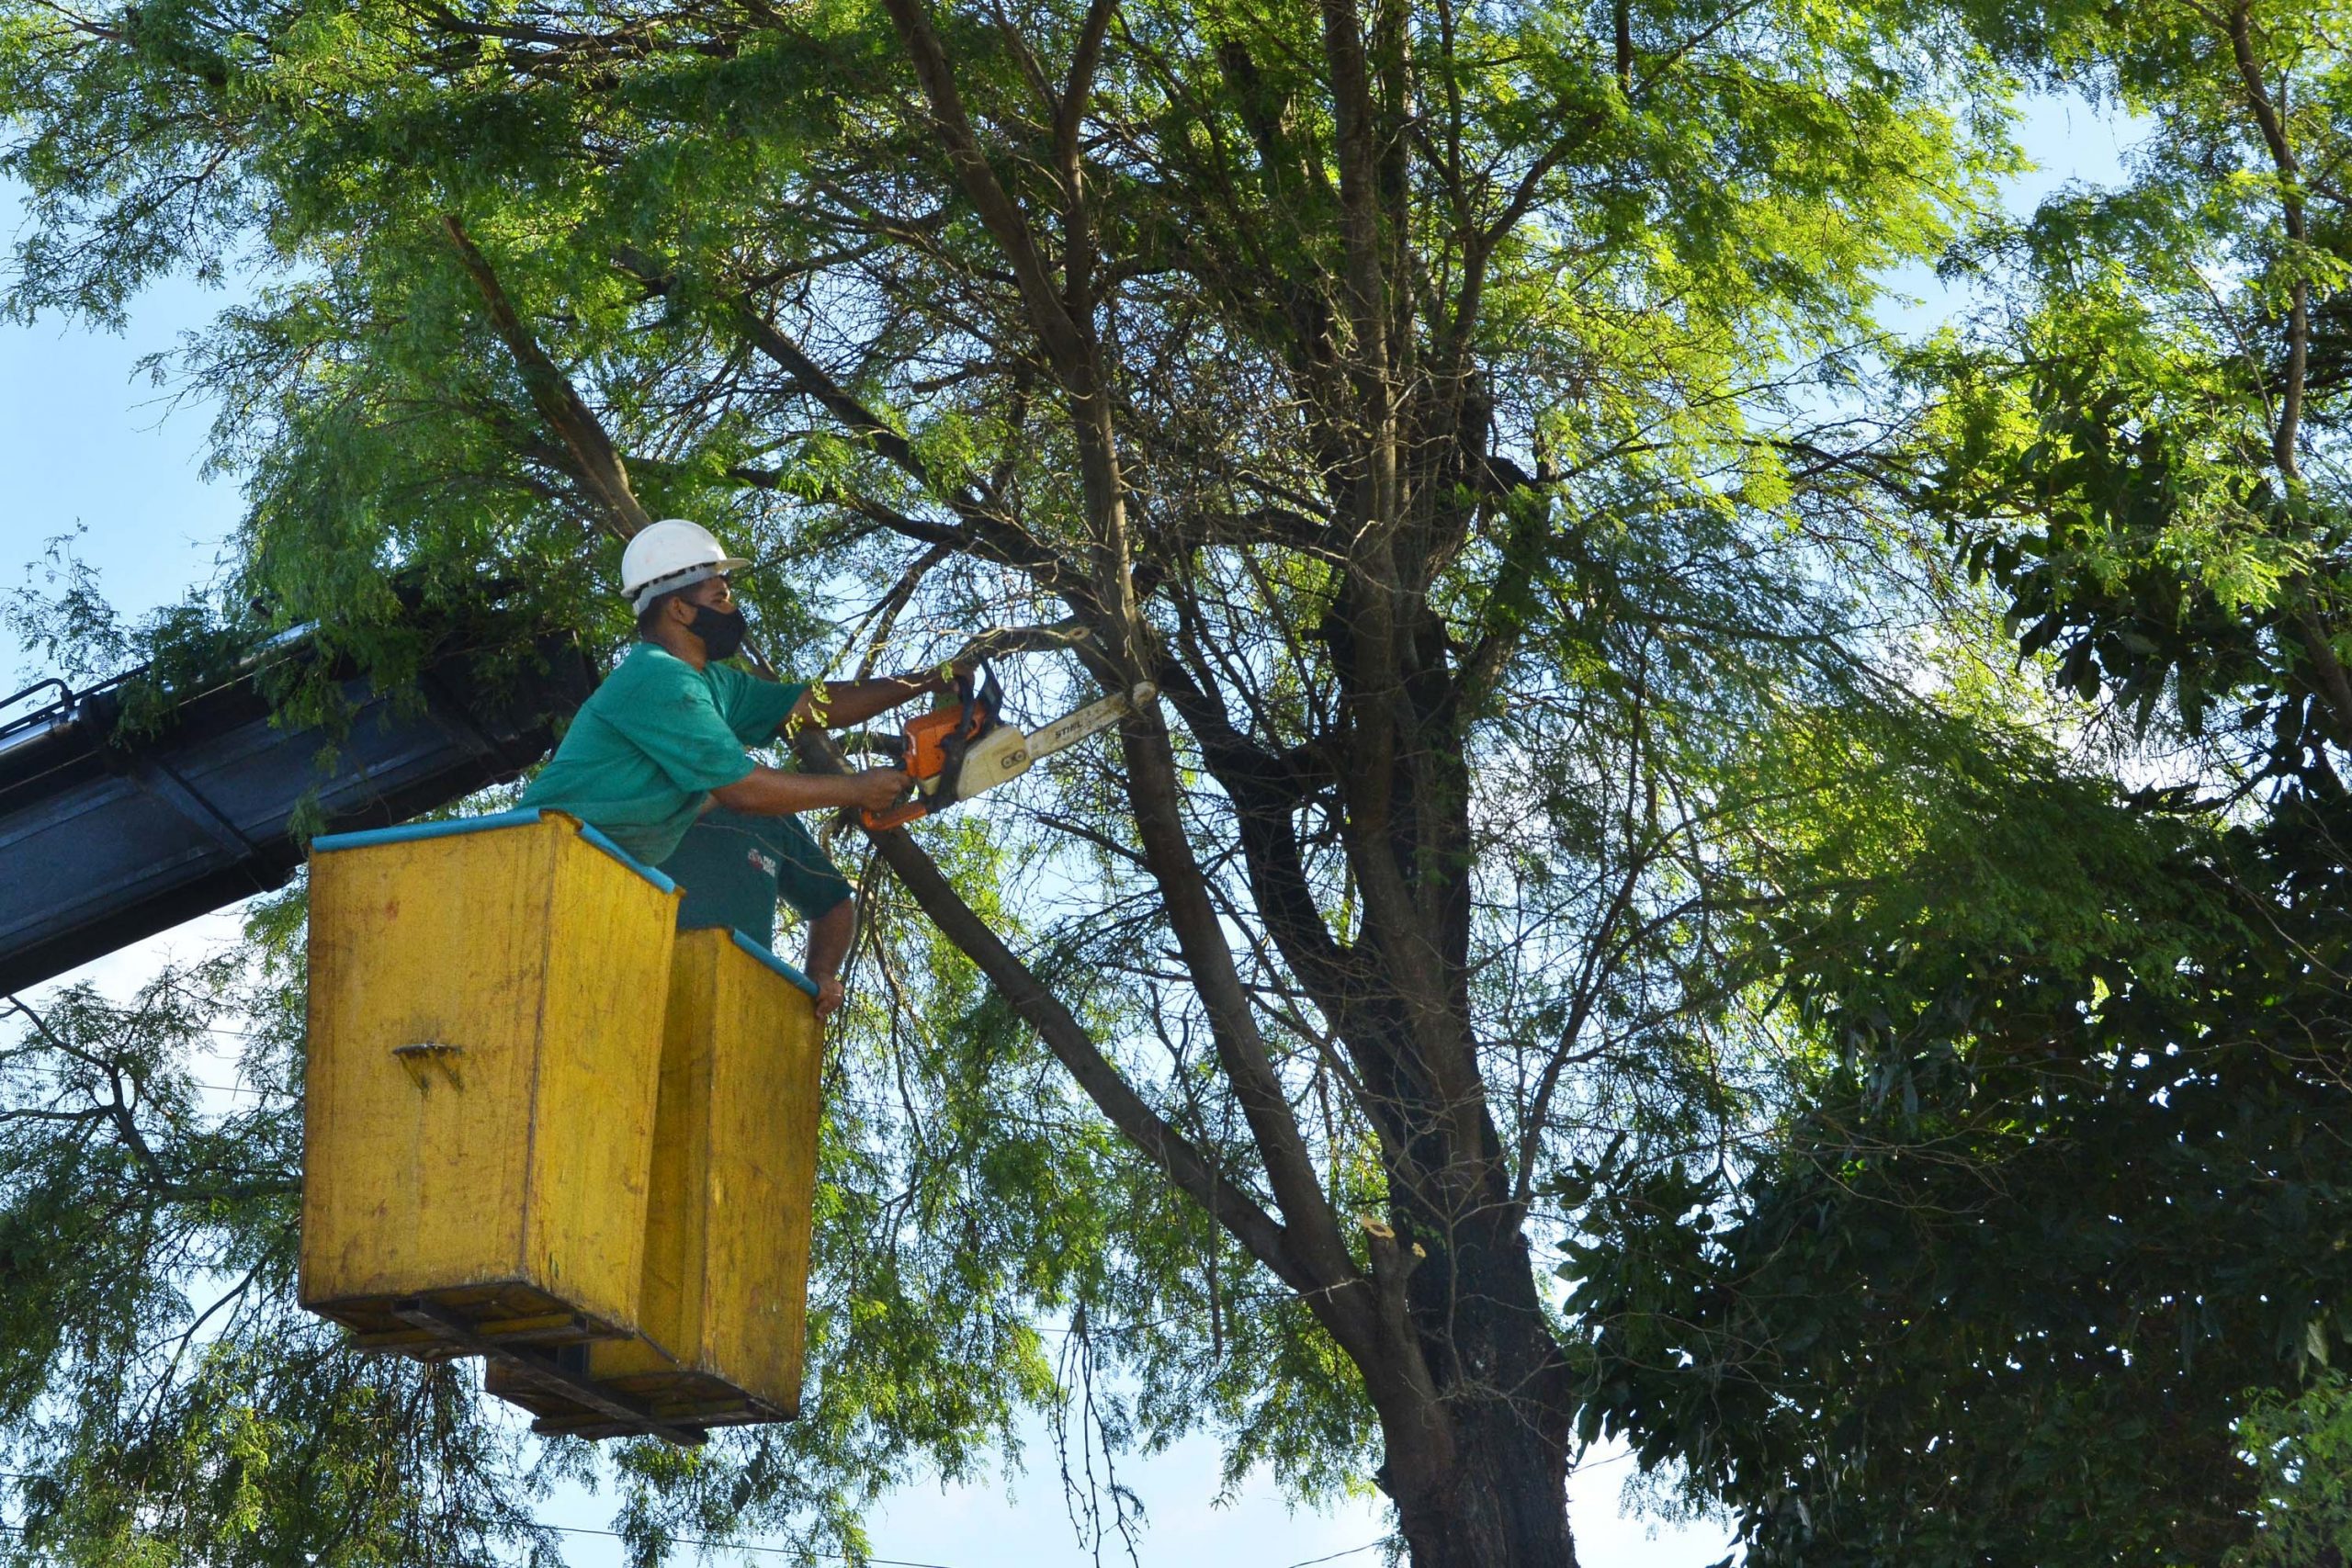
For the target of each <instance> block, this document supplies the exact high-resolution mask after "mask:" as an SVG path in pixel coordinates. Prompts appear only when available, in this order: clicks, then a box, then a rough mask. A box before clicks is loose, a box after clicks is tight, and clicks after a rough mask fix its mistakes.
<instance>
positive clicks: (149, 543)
mask: <svg viewBox="0 0 2352 1568" xmlns="http://www.w3.org/2000/svg"><path fill="white" fill-rule="evenodd" d="M2128 135H2129V128H2128V127H2125V126H2120V125H2119V124H2118V123H2117V122H2116V121H2115V120H2114V119H2112V118H2109V117H2107V116H2104V115H2101V114H2098V113H2096V112H2094V111H2092V110H2090V109H2089V108H2087V107H2085V106H2083V105H2082V104H2080V103H2076V102H2070V101H2067V100H2060V99H2045V100H2041V101H2039V102H2037V103H2036V104H2035V105H2033V106H2032V108H2031V112H2030V115H2029V117H2028V119H2027V121H2026V124H2025V125H2024V127H2023V139H2024V141H2025V143H2026V146H2027V149H2028V152H2030V154H2031V155H2032V156H2033V157H2034V158H2035V159H2036V160H2037V161H2038V162H2039V163H2040V164H2041V167H2040V168H2039V169H2037V170H2036V171H2035V172H2034V173H2032V174H2030V175H2027V176H2025V177H2023V178H2021V179H2020V180H2018V182H2017V183H2016V185H2015V186H2013V187H2012V189H2011V191H2010V192H2009V199H2010V202H2011V205H2012V206H2013V207H2016V208H2018V209H2030V206H2031V205H2032V204H2033V202H2034V201H2035V200H2037V199H2039V198H2040V197H2041V195H2042V194H2044V193H2045V192H2046V191H2048V190H2050V189H2051V188H2052V187H2053V186H2056V185H2058V184H2060V183H2062V182H2063V181H2064V180H2066V179H2069V178H2083V179H2088V180H2093V181H2103V180H2108V179H2111V178H2113V177H2115V175H2116V173H2117V171H2118V168H2119V161H2120V150H2121V146H2122V144H2123V142H2124V141H2126V140H2127V138H2128ZM17 221H19V218H18V216H17V193H16V192H14V191H12V190H9V189H7V188H6V187H5V186H0V227H5V229H6V231H10V232H13V231H14V230H15V228H16V225H17ZM1902 281H1903V282H1904V284H1905V286H1906V287H1907V288H1909V289H1910V291H1912V292H1914V293H1917V294H1919V295H1922V296H1924V298H1923V299H1922V300H1921V302H1920V305H1919V306H1918V307H1917V308H1916V309H1914V310H1905V311H1902V312H1900V319H1901V320H1902V322H1903V324H1904V325H1905V326H1916V325H1920V324H1925V323H1926V322H1927V321H1932V320H1933V319H1934V318H1935V317H1936V316H1937V315H1938V314H1939V313H1940V311H1941V310H1943V309H1946V308H1948V302H1947V300H1946V299H1944V297H1943V296H1942V294H1941V292H1940V290H1939V288H1938V286H1937V285H1936V283H1935V280H1934V278H1933V277H1932V276H1929V275H1926V274H1924V273H1921V274H1917V275H1913V276H1906V277H1905V279H1903V280H1902ZM230 299H231V296H229V295H226V294H224V293H222V292H221V291H220V290H217V289H210V288H203V287H201V286H198V285H197V284H196V283H194V282H192V281H189V280H185V279H174V280H171V281H168V282H165V283H164V284H161V285H159V286H157V287H155V288H152V289H150V290H149V291H147V292H146V293H145V294H144V295H142V296H141V297H140V298H139V299H138V300H137V301H135V302H134V304H133V305H132V307H131V309H130V315H129V321H128V323H127V325H126V326H125V328H124V330H123V331H122V332H121V333H104V332H93V331H90V330H87V329H85V328H83V327H81V326H79V325H76V324H74V323H70V322H64V321H41V322H38V323H35V324H33V325H30V326H24V325H7V326H0V474H5V475H6V479H7V491H8V501H7V502H6V506H7V512H6V521H5V522H0V592H6V590H8V589H12V588H14V587H16V586H17V584H18V583H20V582H22V581H25V575H24V567H25V566H26V564H27V563H29V562H31V561H33V560H34V559H35V558H37V557H38V556H39V555H40V552H41V549H42V547H43V544H44V542H45V541H46V540H48V539H49V538H51V537H53V536H58V535H61V534H66V533H69V532H74V531H76V530H79V531H80V536H79V538H78V540H77V541H76V544H75V548H76V550H77V551H78V552H79V553H80V554H81V556H82V557H83V558H84V559H85V560H87V561H89V562H90V563H91V564H93V565H94V566H96V567H97V568H98V569H99V570H100V572H101V574H102V581H103V583H104V586H105V588H106V590H107V595H108V597H109V598H110V599H111V600H112V601H113V602H114V603H115V604H116V605H117V606H118V607H119V608H120V609H122V610H123V611H125V612H129V613H132V614H136V613H139V612H141V611H145V610H148V609H152V608H153V607H156V606H158V605H161V604H168V603H170V602H172V601H174V600H175V599H177V598H179V597H180V596H181V595H182V594H183V593H184V592H187V589H188V588H189V587H190V586H191V585H193V584H198V583H201V582H204V581H209V579H210V578H211V577H212V575H213V574H214V572H215V570H216V568H217V565H218V562H219V559H220V554H221V551H222V549H223V541H224V540H225V539H226V538H227V536H228V535H229V533H230V531H231V529H232V527H233V526H234V524H235V522H236V518H237V513H238V504H239V503H238V496H237V493H236V491H235V489H234V486H233V483H232V482H231V481H226V480H216V481H212V482H209V483H208V482H206V481H204V480H203V479H201V478H200V474H199V470H200V468H201V464H202V461H203V452H204V446H205V440H206V436H207V431H208V426H209V422H210V420H211V417H212V411H211V410H210V409H209V408H207V407H204V406H202V405H189V406H185V407H182V408H180V409H179V410H177V411H176V412H168V411H167V410H166V407H165V405H164V393H163V392H162V391H161V390H160V389H157V388H155V387H153V385H151V384H149V383H148V382H147V381H146V380H145V379H144V378H141V377H140V376H139V375H138V374H137V369H136V367H137V366H138V364H139V362H140V360H141V358H142V357H144V356H146V355H151V354H155V353H161V352H166V351H169V350H171V349H172V348H174V347H175V345H176V344H178V343H179V342H180V340H181V338H182V336H183V335H184V334H185V333H189V332H192V331H195V330H197V329H198V328H200V327H201V326H202V325H203V324H204V323H205V322H206V321H208V320H209V318H210V317H211V315H212V314H213V313H214V312H215V311H217V310H220V309H221V308H222V306H223V305H224V304H226V303H228V302H230ZM48 673H49V671H46V670H44V669H41V668H39V667H38V666H36V665H34V664H33V663H31V662H29V661H28V659H27V658H26V656H25V655H24V654H23V652H22V650H20V649H17V648H15V647H14V646H13V645H10V644H7V643H6V642H0V694H6V693H8V692H13V691H15V690H17V688H18V687H20V686H23V685H26V684H28V683H29V682H32V681H34V680H36V679H39V678H40V677H41V676H43V675H46V674H48ZM232 931H233V916H232V915H231V914H222V915H215V916H210V917H207V918H206V919H202V920H198V921H194V922H191V923H190V924H189V925H188V926H187V927H183V928H181V929H180V930H178V931H174V932H171V933H167V934H166V935H165V936H164V937H160V938H157V939H155V940H154V941H153V942H145V943H141V944H139V945H138V946H137V947H135V948H132V949H129V950H126V951H125V952H123V953H117V954H115V955H113V956H111V957H109V958H108V959H106V960H103V961H101V962H100V963H99V964H94V965H91V966H90V968H89V969H88V970H85V971H83V972H80V976H73V977H81V976H87V977H90V978H93V979H95V980H96V982H97V983H98V984H99V985H100V986H101V987H104V988H106V989H107V990H110V991H115V992H117V993H118V994H120V993H127V992H128V991H129V990H130V988H132V987H135V986H136V985H137V984H138V983H139V982H140V981H141V979H142V978H143V977H144V976H146V975H147V974H148V973H151V972H152V970H153V967H154V966H155V964H157V963H158V962H159V961H160V960H161V958H162V957H163V955H164V953H166V952H170V953H176V954H177V955H179V956H182V957H187V956H192V955H193V954H194V953H197V952H199V951H201V950H202V949H204V948H205V947H207V946H209V945H210V944H213V943H216V942H222V941H225V940H227V938H228V937H229V936H230V934H231V933H232ZM69 978H71V977H69ZM44 988H46V987H44ZM1028 1448H1029V1452H1030V1454H1031V1456H1032V1468H1031V1470H1030V1472H1029V1473H1027V1474H1025V1475H1016V1476H1012V1477H1010V1478H1004V1479H999V1480H996V1481H993V1482H991V1483H989V1484H984V1485H977V1486H959V1487H954V1488H946V1489H943V1488H941V1487H940V1486H938V1485H937V1484H935V1483H933V1484H925V1483H920V1482H918V1483H914V1484H910V1485H909V1486H906V1487H904V1488H902V1489H900V1490H899V1491H898V1492H896V1493H894V1494H893V1495H891V1496H890V1497H889V1498H888V1499H887V1500H886V1502H885V1504H884V1506H882V1507H881V1508H880V1509H878V1510H877V1512H876V1516H875V1517H874V1518H873V1519H872V1520H871V1522H870V1525H869V1529H868V1535H869V1539H870V1540H872V1541H873V1543H874V1547H875V1550H876V1553H877V1554H878V1555H879V1556H882V1557H886V1558H892V1559H897V1560H900V1561H903V1562H922V1563H928V1564H937V1565H940V1568H1012V1565H1013V1564H1022V1565H1024V1568H1026V1565H1032V1564H1051V1563H1065V1562H1067V1563H1070V1564H1073V1565H1075V1564H1079V1563H1082V1562H1089V1561H1091V1559H1090V1558H1089V1557H1088V1555H1087V1554H1086V1553H1084V1552H1082V1551H1080V1549H1079V1547H1078V1546H1077V1544H1076V1542H1075V1540H1074V1538H1073V1535H1072V1532H1071V1529H1070V1525H1069V1518H1068V1516H1067V1514H1066V1513H1065V1509H1064V1502H1063V1498H1062V1494H1061V1488H1060V1484H1059V1481H1058V1477H1057V1475H1056V1474H1055V1473H1054V1471H1053V1469H1052V1465H1051V1461H1050V1454H1051V1450H1050V1446H1049V1445H1048V1444H1047V1443H1046V1440H1045V1437H1044V1434H1043V1432H1042V1430H1041V1431H1039V1432H1037V1433H1035V1434H1034V1435H1033V1436H1032V1438H1031V1439H1030V1441H1029V1444H1028ZM1121 1469H1122V1477H1121V1478H1122V1479H1123V1480H1124V1481H1126V1482H1127V1483H1129V1484H1131V1485H1133V1486H1134V1487H1135V1488H1136V1492H1137V1493H1138V1494H1139V1495H1141V1497H1142V1498H1143V1501H1144V1503H1145V1506H1146V1507H1147V1509H1148V1526H1147V1529H1146V1530H1145V1532H1144V1535H1143V1537H1142V1540H1141V1544H1140V1548H1139V1551H1138V1557H1139V1561H1140V1563H1141V1565H1142V1568H1162V1565H1169V1568H1173V1565H1175V1564H1192V1563H1200V1562H1215V1563H1216V1564H1219V1565H1220V1568H1291V1565H1293V1564H1296V1563H1301V1562H1306V1561H1307V1560H1309V1559H1316V1558H1322V1557H1327V1556H1329V1555H1331V1554H1334V1553H1342V1552H1355V1554H1354V1555H1351V1556H1348V1557H1344V1558H1342V1559H1341V1560H1340V1562H1341V1564H1342V1565H1351V1564H1371V1563H1374V1562H1380V1561H1381V1558H1380V1556H1379V1554H1378V1553H1377V1552H1374V1551H1361V1552H1357V1551H1356V1549H1360V1548H1363V1547H1365V1546H1367V1545H1368V1544H1369V1543H1372V1542H1374V1541H1376V1540H1379V1539H1380V1538H1381V1537H1382V1536H1383V1535H1384V1534H1385V1530H1386V1528H1387V1527H1386V1524H1385V1518H1384V1516H1383V1511H1382V1510H1381V1509H1379V1508H1378V1507H1376V1506H1374V1504H1373V1502H1372V1500H1370V1499H1358V1500H1355V1501H1352V1502H1351V1503H1349V1504H1347V1505H1344V1506H1341V1507H1340V1508H1338V1509H1336V1510H1333V1511H1332V1512H1329V1513H1327V1514H1317V1513H1312V1512H1294V1511H1292V1510H1290V1509H1289V1508H1287V1507H1286V1506H1284V1505H1283V1502H1282V1500H1281V1499H1280V1498H1279V1496H1278V1495H1276V1494H1275V1491H1274V1489H1273V1488H1272V1485H1271V1483H1268V1482H1266V1481H1265V1480H1264V1479H1263V1478H1253V1479H1251V1480H1250V1482H1249V1483H1246V1484H1245V1485H1244V1486H1243V1487H1242V1488H1241V1489H1240V1490H1239V1492H1238V1495H1237V1496H1235V1497H1234V1498H1233V1499H1232V1500H1231V1501H1230V1502H1229V1504H1228V1505H1227V1506H1216V1503H1215V1499H1216V1495H1217V1493H1218V1479H1219V1478H1218V1464H1217V1454H1216V1448H1215V1445H1214V1444H1213V1443H1212V1442H1211V1441H1209V1440H1208V1439H1206V1438H1195V1439H1193V1440H1191V1441H1188V1442H1186V1443H1183V1444H1180V1445H1178V1447H1177V1448H1175V1449H1174V1450H1171V1451H1170V1452H1169V1453H1166V1454H1163V1455H1159V1456H1158V1457H1155V1458H1151V1459H1138V1460H1130V1461H1125V1462H1124V1463H1123V1464H1122V1467H1121ZM1631 1471H1632V1466H1631V1465H1630V1464H1629V1463H1627V1462H1626V1461H1624V1459H1623V1455H1622V1454H1616V1453H1612V1452H1609V1451H1605V1450H1604V1451H1601V1452H1597V1453H1594V1454H1592V1455H1589V1456H1588V1462H1587V1465H1586V1467H1585V1468H1584V1469H1583V1470H1581V1471H1580V1472H1578V1474H1577V1477H1576V1478H1575V1480H1574V1481H1573V1483H1572V1485H1571V1492H1572V1502H1571V1516H1572V1518H1573V1520H1574V1523H1575V1525H1576V1529H1577V1538H1578V1544H1579V1548H1580V1555H1581V1556H1582V1557H1583V1559H1584V1561H1585V1562H1587V1563H1588V1564H1590V1565H1591V1568H1615V1565H1618V1564H1623V1563H1635V1562H1637V1563H1640V1564H1642V1565H1643V1568H1698V1565H1700V1564H1702V1563H1709V1562H1714V1561H1716V1560H1718V1559H1720V1558H1721V1557H1722V1556H1723V1555H1724V1551H1725V1548H1724V1532H1723V1531H1722V1530H1721V1529H1716V1528H1713V1527H1697V1528H1672V1527H1667V1528H1662V1529H1661V1528H1659V1527H1657V1526H1655V1525H1653V1524H1652V1523H1650V1522H1648V1521H1645V1520H1643V1519H1641V1518H1638V1517H1622V1516H1621V1513H1620V1508H1619V1503H1620V1494H1621V1490H1622V1488H1623V1483H1624V1481H1625V1479H1626V1477H1627V1476H1628V1475H1629V1473H1630V1472H1631ZM610 1512H611V1509H610V1506H609V1504H608V1503H605V1502H603V1501H600V1500H599V1499H597V1498H595V1497H593V1496H590V1495H586V1494H584V1493H582V1492H578V1491H569V1492H565V1493H562V1494H559V1495H557V1496H555V1497H553V1498H550V1499H549V1500H548V1503H547V1505H546V1506H543V1507H542V1508H541V1510H540V1517H542V1518H544V1519H546V1520H548V1522H550V1523H554V1524H559V1525H563V1526H567V1527H571V1528H574V1529H581V1530H594V1529H601V1528H603V1527H604V1526H605V1524H606V1523H607V1521H608V1519H609V1517H610ZM566 1557H567V1560H568V1562H571V1563H572V1564H574V1565H576V1568H608V1565H613V1564H617V1563H618V1562H620V1561H621V1559H620V1554H619V1551H618V1549H617V1546H616V1543H615V1542H614V1541H612V1540H609V1539H605V1538H601V1537H597V1536H593V1535H585V1534H582V1535H574V1536H571V1537H569V1538H568V1539H567V1545H566ZM736 1560H737V1561H744V1562H763V1561H766V1562H781V1561H783V1559H781V1558H761V1557H752V1558H739V1559H736ZM1121 1560H1122V1558H1121V1554H1119V1553H1117V1552H1115V1551H1114V1552H1112V1553H1110V1554H1108V1555H1106V1556H1105V1557H1104V1559H1103V1561H1104V1562H1105V1563H1106V1564H1114V1563H1116V1562H1120V1561H1121Z"/></svg>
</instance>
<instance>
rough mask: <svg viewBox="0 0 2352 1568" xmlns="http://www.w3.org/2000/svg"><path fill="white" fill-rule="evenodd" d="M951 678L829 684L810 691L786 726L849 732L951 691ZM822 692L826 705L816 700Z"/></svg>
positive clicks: (931, 674) (931, 675)
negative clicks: (902, 707)
mask: <svg viewBox="0 0 2352 1568" xmlns="http://www.w3.org/2000/svg"><path fill="white" fill-rule="evenodd" d="M954 685H955V682H954V680H953V679H952V678H944V677H942V676H941V675H940V674H939V672H938V671H924V672H923V673H922V674H920V675H883V676H879V677H877V678H876V679H874V680H871V681H838V682H833V681H829V682H821V683H820V684H818V685H813V686H811V687H809V689H808V690H807V691H805V692H803V693H801V694H800V700H799V701H798V702H797V703H796V704H794V705H793V708H792V716H791V718H789V719H787V720H786V725H787V726H790V725H793V724H800V723H809V724H815V725H818V726H820V727H821V728H826V729H846V728H849V727H850V726H852V725H854V724H864V723H865V721H866V720H867V719H869V718H872V717H873V716H875V715H876V714H878V713H888V712H889V711H890V710H891V709H892V708H894V707H897V706H898V705H899V704H901V703H910V702H912V701H914V700H915V699H916V698H917V697H923V696H929V695H931V694H933V693H936V692H944V691H948V690H950V689H952V688H953V687H954ZM820 692H822V693H823V694H824V695H825V700H824V701H823V702H819V701H818V700H817V694H818V693H820Z"/></svg>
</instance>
